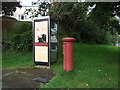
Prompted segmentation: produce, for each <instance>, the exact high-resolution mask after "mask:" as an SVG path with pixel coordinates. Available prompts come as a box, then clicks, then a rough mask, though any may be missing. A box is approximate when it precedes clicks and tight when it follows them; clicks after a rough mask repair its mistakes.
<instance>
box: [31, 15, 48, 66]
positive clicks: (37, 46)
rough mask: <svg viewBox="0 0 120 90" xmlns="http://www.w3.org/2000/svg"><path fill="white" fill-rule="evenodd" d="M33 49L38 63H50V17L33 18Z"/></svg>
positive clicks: (35, 60) (35, 61)
mask: <svg viewBox="0 0 120 90" xmlns="http://www.w3.org/2000/svg"><path fill="white" fill-rule="evenodd" d="M33 32H34V35H33V36H34V37H33V43H34V44H33V49H34V63H35V64H36V65H47V66H49V65H50V17H49V16H44V17H39V18H34V19H33Z"/></svg>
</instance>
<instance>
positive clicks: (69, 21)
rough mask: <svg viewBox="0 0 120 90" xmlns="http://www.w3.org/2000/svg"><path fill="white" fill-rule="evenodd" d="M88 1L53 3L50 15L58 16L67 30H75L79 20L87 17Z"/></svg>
mask: <svg viewBox="0 0 120 90" xmlns="http://www.w3.org/2000/svg"><path fill="white" fill-rule="evenodd" d="M87 8H88V5H87V3H76V2H61V3H53V5H52V6H51V8H50V10H49V15H51V16H52V17H55V18H58V19H59V20H60V22H61V23H60V24H61V25H62V26H63V27H64V29H65V30H66V31H67V32H70V33H71V32H75V30H76V25H77V24H78V22H80V21H82V20H83V19H85V18H86V14H87V11H88V9H87Z"/></svg>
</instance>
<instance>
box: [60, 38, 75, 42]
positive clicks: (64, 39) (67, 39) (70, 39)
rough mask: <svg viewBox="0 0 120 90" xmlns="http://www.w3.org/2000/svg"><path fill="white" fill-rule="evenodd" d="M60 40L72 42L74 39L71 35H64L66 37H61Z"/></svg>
mask: <svg viewBox="0 0 120 90" xmlns="http://www.w3.org/2000/svg"><path fill="white" fill-rule="evenodd" d="M62 41H63V42H73V41H75V39H74V38H72V37H66V38H62Z"/></svg>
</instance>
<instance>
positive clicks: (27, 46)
mask: <svg viewBox="0 0 120 90" xmlns="http://www.w3.org/2000/svg"><path fill="white" fill-rule="evenodd" d="M2 44H3V51H6V50H9V49H12V50H20V51H27V50H32V23H30V22H18V23H17V25H16V26H14V27H11V28H7V30H4V31H3V41H2Z"/></svg>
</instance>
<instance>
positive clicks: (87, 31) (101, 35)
mask: <svg viewBox="0 0 120 90" xmlns="http://www.w3.org/2000/svg"><path fill="white" fill-rule="evenodd" d="M77 32H79V35H77V36H80V39H81V41H82V42H83V43H89V44H115V42H116V37H115V34H113V33H111V32H110V30H106V29H103V28H102V29H101V28H100V27H98V26H96V25H95V24H92V23H91V22H89V21H86V22H82V23H80V24H78V26H77ZM77 34H78V33H77Z"/></svg>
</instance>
